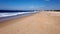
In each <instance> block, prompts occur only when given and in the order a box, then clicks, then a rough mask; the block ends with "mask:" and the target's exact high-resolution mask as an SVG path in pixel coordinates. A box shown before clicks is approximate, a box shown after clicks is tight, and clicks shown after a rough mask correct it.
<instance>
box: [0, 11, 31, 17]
mask: <svg viewBox="0 0 60 34" xmlns="http://www.w3.org/2000/svg"><path fill="white" fill-rule="evenodd" d="M26 13H31V12H18V13H0V17H8V16H15V15H19V14H26Z"/></svg>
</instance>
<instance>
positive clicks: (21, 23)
mask: <svg viewBox="0 0 60 34" xmlns="http://www.w3.org/2000/svg"><path fill="white" fill-rule="evenodd" d="M59 15H60V12H39V13H36V14H33V15H31V16H26V17H22V18H17V19H13V20H7V21H4V22H0V34H60V16H59Z"/></svg>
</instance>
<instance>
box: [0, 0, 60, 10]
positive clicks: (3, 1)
mask: <svg viewBox="0 0 60 34" xmlns="http://www.w3.org/2000/svg"><path fill="white" fill-rule="evenodd" d="M0 10H60V0H0Z"/></svg>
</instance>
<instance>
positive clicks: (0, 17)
mask: <svg viewBox="0 0 60 34" xmlns="http://www.w3.org/2000/svg"><path fill="white" fill-rule="evenodd" d="M34 13H36V12H34V11H27V12H26V11H24V12H20V11H19V12H17V11H15V12H14V11H13V12H12V11H11V12H10V11H9V12H8V11H6V12H5V11H0V22H1V21H5V20H9V19H15V18H19V17H23V16H27V15H30V14H34Z"/></svg>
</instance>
